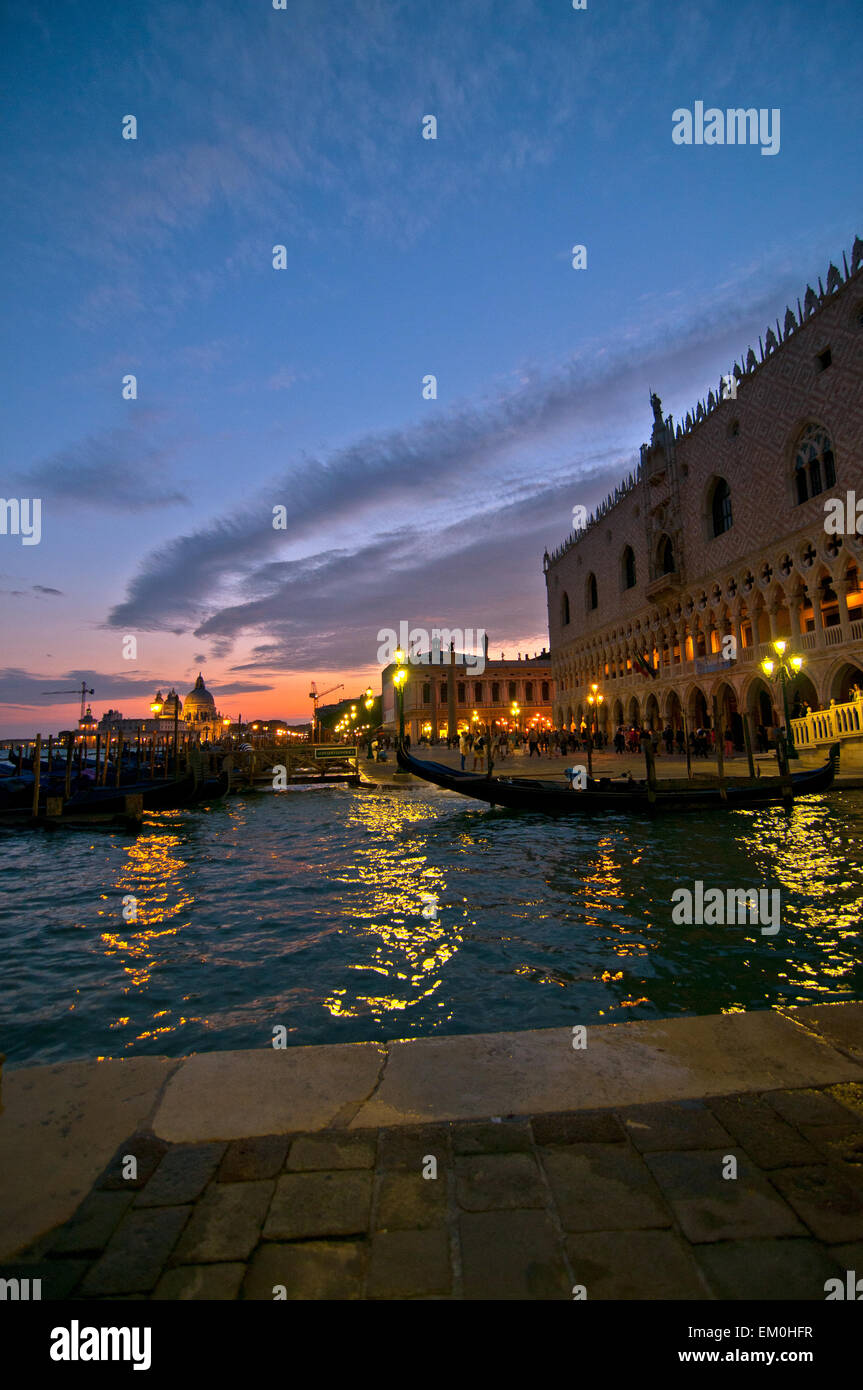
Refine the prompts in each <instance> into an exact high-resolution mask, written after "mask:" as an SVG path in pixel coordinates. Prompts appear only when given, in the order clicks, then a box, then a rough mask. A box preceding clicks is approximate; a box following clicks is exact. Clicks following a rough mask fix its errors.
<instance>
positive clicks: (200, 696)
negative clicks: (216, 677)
mask: <svg viewBox="0 0 863 1390" xmlns="http://www.w3.org/2000/svg"><path fill="white" fill-rule="evenodd" d="M183 723H184V724H187V725H190V726H191V728H192V731H193V732H194V733H196V734H197V735H198V738H199V739H201V740H202V741H203V742H210V741H212V740H214V739H217V738H221V736H222V717H221V715H220V714H219V712H218V710H217V709H216V701H215V700H214V698H213V696H212V695H211V694H210V692H209V690H208V689H207V687H206V686H205V685H204V677H203V676H202V675H201V673H200V671H199V672H198V679H197V680H196V681H195V684H194V685H193V687H192V689H191V690H190V691H189V693H188V695H187V696H186V698H185V700H184V701H183Z"/></svg>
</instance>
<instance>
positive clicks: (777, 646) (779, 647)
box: [773, 637, 788, 656]
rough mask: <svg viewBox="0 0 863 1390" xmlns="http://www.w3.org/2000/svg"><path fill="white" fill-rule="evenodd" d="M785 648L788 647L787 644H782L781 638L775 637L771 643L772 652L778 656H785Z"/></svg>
mask: <svg viewBox="0 0 863 1390" xmlns="http://www.w3.org/2000/svg"><path fill="white" fill-rule="evenodd" d="M787 646H788V643H787V642H783V641H782V638H781V637H777V639H776V641H775V642H774V643H773V650H774V651H775V652H778V653H779V655H780V656H784V655H785V648H786V647H787Z"/></svg>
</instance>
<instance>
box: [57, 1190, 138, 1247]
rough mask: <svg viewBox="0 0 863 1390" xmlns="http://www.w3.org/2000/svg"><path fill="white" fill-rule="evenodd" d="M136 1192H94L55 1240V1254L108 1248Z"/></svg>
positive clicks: (86, 1198) (85, 1199)
mask: <svg viewBox="0 0 863 1390" xmlns="http://www.w3.org/2000/svg"><path fill="white" fill-rule="evenodd" d="M134 1195H135V1194H134V1192H98V1191H97V1192H91V1193H90V1195H89V1196H88V1197H85V1198H84V1201H83V1202H82V1203H81V1205H80V1207H79V1208H78V1210H77V1211H76V1212H75V1215H74V1216H73V1217H72V1218H71V1220H70V1221H67V1222H66V1225H65V1226H62V1227H61V1228H60V1230H59V1231H58V1232H57V1233H56V1235H55V1237H54V1239H53V1240H52V1241H51V1254H52V1255H77V1254H81V1255H84V1254H87V1253H89V1252H92V1251H94V1250H104V1248H105V1246H106V1245H107V1244H108V1241H109V1240H110V1239H111V1236H112V1235H113V1234H114V1231H115V1230H116V1228H117V1226H118V1225H119V1224H120V1221H121V1219H122V1218H123V1216H125V1214H126V1211H127V1209H128V1207H129V1206H130V1205H131V1202H132V1198H133V1197H134Z"/></svg>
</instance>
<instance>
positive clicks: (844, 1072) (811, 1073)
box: [350, 1010, 863, 1128]
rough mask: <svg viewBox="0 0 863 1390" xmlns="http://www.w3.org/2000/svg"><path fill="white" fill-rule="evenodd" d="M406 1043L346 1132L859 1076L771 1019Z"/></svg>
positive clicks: (782, 1021)
mask: <svg viewBox="0 0 863 1390" xmlns="http://www.w3.org/2000/svg"><path fill="white" fill-rule="evenodd" d="M587 1039H588V1045H587V1047H586V1048H584V1049H578V1050H576V1049H573V1047H572V1034H571V1030H569V1029H566V1028H548V1029H536V1030H532V1031H529V1032H524V1033H485V1034H472V1035H470V1036H464V1037H461V1036H458V1037H447V1038H418V1039H414V1040H411V1041H408V1042H394V1043H391V1044H389V1058H388V1061H387V1065H386V1069H385V1071H384V1073H383V1076H382V1079H381V1081H380V1084H379V1085H378V1086H377V1087H376V1088H375V1090H374V1093H373V1094H372V1095H370V1097H369V1099H368V1100H367V1101H365V1102H364V1104H363V1105H361V1106H360V1108H359V1110H358V1111H357V1113H356V1115H355V1116H354V1118H353V1119H352V1120H351V1121H350V1127H351V1128H369V1127H371V1126H379V1125H395V1124H404V1123H422V1122H423V1121H429V1120H432V1119H436V1120H442V1119H449V1120H456V1119H471V1118H486V1117H487V1116H488V1115H489V1113H491V1114H493V1115H494V1114H496V1115H500V1116H503V1117H505V1116H515V1115H535V1114H542V1113H543V1112H545V1111H548V1112H554V1111H560V1110H562V1109H573V1110H580V1109H607V1108H610V1107H615V1108H618V1107H621V1106H628V1105H637V1104H646V1103H650V1102H655V1101H666V1100H686V1099H698V1098H702V1097H705V1096H712V1095H728V1094H733V1093H735V1092H740V1091H764V1090H781V1089H784V1088H787V1087H792V1086H827V1085H832V1084H835V1083H838V1082H843V1081H861V1080H863V1069H861V1067H860V1065H859V1064H858V1063H857V1062H855V1061H852V1060H851V1059H850V1058H848V1057H846V1056H845V1055H844V1054H843V1053H841V1052H838V1051H836V1050H835V1049H834V1048H833V1047H831V1046H829V1045H828V1044H827V1043H826V1042H823V1041H822V1040H821V1038H820V1037H817V1036H815V1034H814V1033H813V1032H807V1031H806V1030H804V1029H803V1028H801V1027H799V1026H798V1025H796V1024H795V1023H792V1022H790V1021H789V1020H788V1019H787V1018H785V1017H782V1016H781V1015H780V1014H779V1013H777V1012H775V1011H771V1010H765V1011H764V1012H760V1013H748V1014H720V1015H709V1016H705V1017H698V1018H677V1019H665V1020H662V1021H650V1022H635V1023H621V1024H602V1025H597V1026H591V1027H589V1028H588V1030H587Z"/></svg>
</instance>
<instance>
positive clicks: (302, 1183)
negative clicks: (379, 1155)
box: [263, 1170, 372, 1240]
mask: <svg viewBox="0 0 863 1390" xmlns="http://www.w3.org/2000/svg"><path fill="white" fill-rule="evenodd" d="M371 1200H372V1175H371V1173H365V1172H358V1171H356V1170H354V1171H344V1170H341V1171H337V1172H334V1173H286V1174H284V1175H283V1176H282V1177H280V1178H277V1180H276V1191H275V1195H274V1196H273V1200H272V1204H271V1206H270V1212H269V1215H268V1217H267V1221H266V1225H265V1226H264V1232H263V1234H264V1239H265V1240H305V1239H309V1238H311V1237H313V1236H352V1235H358V1234H359V1235H361V1234H363V1233H364V1232H365V1231H366V1230H367V1229H368V1224H369V1213H370V1208H371Z"/></svg>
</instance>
